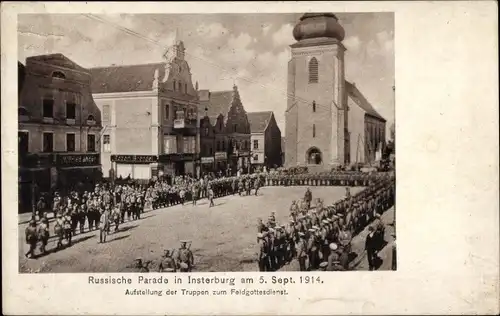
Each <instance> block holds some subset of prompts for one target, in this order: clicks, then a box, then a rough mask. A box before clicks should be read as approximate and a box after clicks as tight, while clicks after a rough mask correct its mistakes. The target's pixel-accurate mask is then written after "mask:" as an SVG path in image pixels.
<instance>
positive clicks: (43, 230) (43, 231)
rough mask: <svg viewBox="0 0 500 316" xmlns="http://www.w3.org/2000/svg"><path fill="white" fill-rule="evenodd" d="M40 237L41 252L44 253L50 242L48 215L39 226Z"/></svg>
mask: <svg viewBox="0 0 500 316" xmlns="http://www.w3.org/2000/svg"><path fill="white" fill-rule="evenodd" d="M37 234H38V238H39V239H40V241H41V242H42V245H41V246H40V252H41V253H42V254H44V253H45V250H46V249H45V247H47V243H48V242H49V222H48V220H47V218H46V217H43V218H42V220H41V222H40V225H39V226H38V231H37Z"/></svg>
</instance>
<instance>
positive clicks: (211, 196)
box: [208, 185, 215, 207]
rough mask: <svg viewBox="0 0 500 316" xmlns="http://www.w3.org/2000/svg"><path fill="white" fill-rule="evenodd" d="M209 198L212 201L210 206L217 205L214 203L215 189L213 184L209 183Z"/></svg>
mask: <svg viewBox="0 0 500 316" xmlns="http://www.w3.org/2000/svg"><path fill="white" fill-rule="evenodd" d="M208 199H209V201H210V205H209V206H208V207H212V206H215V204H214V190H213V189H212V186H211V185H208Z"/></svg>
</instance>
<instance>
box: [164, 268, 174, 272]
mask: <svg viewBox="0 0 500 316" xmlns="http://www.w3.org/2000/svg"><path fill="white" fill-rule="evenodd" d="M165 272H174V269H172V268H166V269H165Z"/></svg>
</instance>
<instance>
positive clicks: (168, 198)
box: [25, 172, 395, 272]
mask: <svg viewBox="0 0 500 316" xmlns="http://www.w3.org/2000/svg"><path fill="white" fill-rule="evenodd" d="M393 177H394V176H393V174H382V173H381V174H375V175H373V174H371V175H370V174H368V175H367V174H358V173H348V172H340V173H338V174H302V175H298V174H291V175H290V174H288V175H287V174H283V173H279V172H266V173H256V174H246V175H241V176H233V177H225V176H222V177H219V178H212V177H203V178H202V179H195V178H193V177H189V176H178V177H174V178H169V179H165V178H160V179H152V180H151V181H150V182H149V183H148V184H135V183H124V184H119V185H114V186H113V185H111V184H110V183H99V184H97V185H96V186H95V188H94V190H93V191H92V192H91V191H83V192H78V191H77V190H73V191H71V192H68V193H67V194H64V195H63V194H61V193H59V192H55V193H54V197H53V200H52V201H46V199H45V198H43V197H42V198H41V199H40V201H39V202H38V204H37V207H36V214H33V216H32V219H31V220H30V222H29V225H28V227H27V228H26V231H25V232H26V242H27V244H28V245H29V251H28V252H27V253H26V254H25V255H26V257H28V258H35V257H38V255H37V254H36V253H35V252H36V249H37V246H38V245H39V251H40V255H43V254H45V253H46V251H47V249H46V248H47V244H48V241H49V238H50V237H51V236H53V237H54V238H55V239H56V240H57V242H56V247H55V250H56V251H57V250H60V249H62V248H64V247H65V246H71V243H72V238H73V237H74V236H75V235H78V234H83V233H85V232H88V231H94V230H99V236H100V243H105V242H106V237H107V235H108V234H111V233H113V232H116V231H119V226H120V224H122V223H124V222H125V221H135V220H139V219H140V218H141V214H142V213H143V212H144V210H145V209H148V208H151V209H158V208H164V207H169V206H174V205H178V204H185V203H186V202H189V203H192V204H194V205H196V203H197V201H198V200H199V199H202V198H207V199H208V200H209V201H210V203H209V206H208V207H212V206H214V202H213V200H214V199H215V198H217V197H221V196H226V195H240V196H241V195H251V194H255V195H257V194H258V190H259V188H260V187H261V186H263V185H343V186H357V185H361V186H366V187H367V188H366V189H364V190H363V191H361V192H359V193H357V194H355V195H353V196H351V195H350V193H349V191H347V194H346V198H345V199H343V200H341V201H338V202H337V203H335V204H334V205H332V206H324V205H323V202H322V201H321V200H316V203H315V205H314V207H313V208H311V203H312V201H313V200H312V193H311V191H310V190H309V189H308V190H307V191H306V194H305V196H304V199H303V200H300V201H294V202H293V203H292V206H291V209H290V222H289V223H287V224H286V225H280V224H278V223H277V222H276V219H275V215H274V214H272V215H271V216H270V218H269V220H268V222H267V223H266V224H264V223H262V221H260V222H259V235H258V242H259V245H260V254H259V259H258V261H259V269H260V270H261V271H274V270H277V269H279V268H280V267H281V266H282V265H283V264H286V263H288V262H290V261H291V260H293V259H294V258H296V259H297V260H298V261H299V265H300V269H301V270H307V269H322V268H325V269H330V270H331V269H348V266H347V265H348V263H346V262H348V255H349V252H350V247H349V245H350V239H351V238H352V236H353V235H354V234H356V233H357V232H359V231H360V230H362V229H363V228H364V227H365V226H366V225H368V224H370V223H371V226H370V227H373V231H374V233H373V234H374V235H375V236H383V225H381V222H380V220H379V217H380V214H382V212H383V211H385V210H387V209H388V208H390V207H391V206H392V203H393V202H394V185H395V183H394V178H393ZM48 210H52V212H53V215H54V218H55V220H54V221H53V222H51V221H49V217H48V213H49V212H48ZM52 225H53V232H52V231H51V230H50V226H52ZM113 226H114V227H113ZM112 230H113V232H112ZM377 240H378V239H377ZM377 243H379V244H380V240H378V241H377ZM374 244H376V243H374ZM184 245H185V243H184ZM367 248H370V247H367ZM372 248H373V247H372ZM182 249H185V248H183V247H181V248H180V250H178V251H177V252H175V251H168V253H167V251H166V252H165V254H164V256H163V257H162V258H163V259H164V261H165V262H170V261H173V262H174V263H175V264H173V266H172V265H171V264H166V263H164V264H163V265H162V267H161V268H160V266H159V265H156V266H155V267H152V268H151V267H148V266H147V264H145V263H144V262H142V259H141V258H138V260H137V262H136V265H135V268H136V269H142V270H145V269H148V270H151V271H160V270H161V271H163V272H172V271H170V270H171V269H173V270H174V271H190V270H191V268H192V266H193V262H192V261H193V259H192V255H191V256H190V255H189V254H188V253H189V250H188V251H187V252H186V251H184V250H182ZM370 249H371V248H370ZM181 250H182V251H181ZM174 253H176V254H174ZM367 253H368V254H372V253H373V251H368V249H367ZM370 258H373V256H369V260H371V259H370ZM163 259H162V260H163ZM160 261H161V260H160ZM323 261H324V262H323ZM372 261H373V260H372ZM372 261H370V262H372ZM181 263H182V264H181ZM306 263H307V264H306ZM372 266H373V265H372V263H370V268H372ZM167 270H168V271H167Z"/></svg>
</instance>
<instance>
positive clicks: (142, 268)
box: [132, 257, 149, 273]
mask: <svg viewBox="0 0 500 316" xmlns="http://www.w3.org/2000/svg"><path fill="white" fill-rule="evenodd" d="M132 272H140V273H145V272H149V269H148V267H147V264H145V263H143V261H142V258H140V257H139V258H136V259H135V265H134V267H132Z"/></svg>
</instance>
